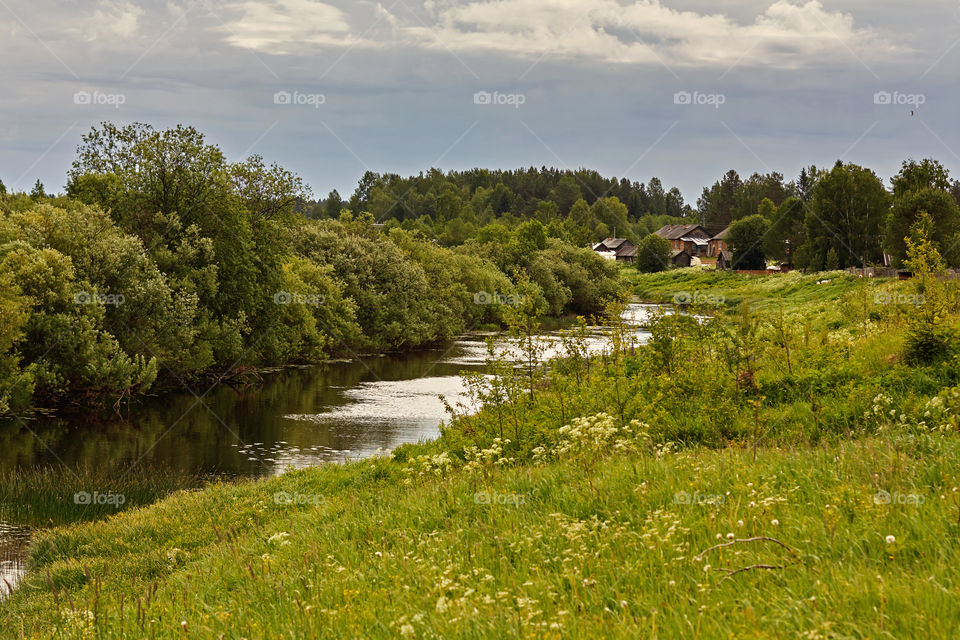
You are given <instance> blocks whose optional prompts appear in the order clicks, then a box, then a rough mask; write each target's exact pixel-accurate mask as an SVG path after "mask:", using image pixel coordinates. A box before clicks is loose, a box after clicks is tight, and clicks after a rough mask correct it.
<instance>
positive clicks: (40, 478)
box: [0, 467, 204, 528]
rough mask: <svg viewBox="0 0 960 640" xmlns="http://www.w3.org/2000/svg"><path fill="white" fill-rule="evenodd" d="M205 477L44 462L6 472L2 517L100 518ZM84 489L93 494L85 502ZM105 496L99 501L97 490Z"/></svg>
mask: <svg viewBox="0 0 960 640" xmlns="http://www.w3.org/2000/svg"><path fill="white" fill-rule="evenodd" d="M203 483H204V478H203V477H201V476H199V475H192V474H188V473H184V472H182V471H173V470H163V469H159V470H156V469H149V468H140V467H138V468H134V469H132V470H129V471H128V469H126V468H118V469H113V470H111V469H108V468H99V469H89V468H88V469H83V470H79V471H73V470H70V469H66V468H63V467H41V468H34V469H16V470H9V471H3V472H0V521H4V520H6V521H8V522H11V523H16V524H18V525H26V526H30V527H33V528H39V527H51V526H58V525H63V524H69V523H73V522H87V521H91V520H100V519H102V518H106V517H109V516H112V515H115V514H117V513H119V512H120V511H124V510H126V509H130V508H133V507H138V506H143V505H147V504H151V503H153V502H156V501H157V500H159V499H161V498H164V497H166V496H168V495H169V494H171V493H173V492H175V491H179V490H182V489H193V488H198V487H200V486H202V485H203ZM84 494H89V496H90V500H89V502H86V503H85V499H84ZM95 495H98V496H103V498H101V499H100V501H98V500H97V499H96V498H95V497H94V496H95Z"/></svg>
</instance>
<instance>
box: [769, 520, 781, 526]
mask: <svg viewBox="0 0 960 640" xmlns="http://www.w3.org/2000/svg"><path fill="white" fill-rule="evenodd" d="M770 524H772V525H773V526H775V527H779V526H780V521H779V520H777V519H776V518H774V519H773V520H771V521H770Z"/></svg>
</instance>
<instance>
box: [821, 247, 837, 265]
mask: <svg viewBox="0 0 960 640" xmlns="http://www.w3.org/2000/svg"><path fill="white" fill-rule="evenodd" d="M839 268H840V257H839V256H838V255H837V249H836V247H830V251H827V256H826V258H824V260H823V270H824V271H836V270H837V269H839Z"/></svg>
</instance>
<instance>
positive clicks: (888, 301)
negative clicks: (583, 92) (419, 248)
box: [0, 271, 960, 638]
mask: <svg viewBox="0 0 960 640" xmlns="http://www.w3.org/2000/svg"><path fill="white" fill-rule="evenodd" d="M831 276H832V274H831ZM831 276H827V277H826V278H824V277H823V276H821V277H819V278H814V277H808V276H801V275H797V276H792V275H790V276H784V277H780V276H772V277H770V278H771V279H769V280H768V279H767V278H766V277H763V278H760V279H751V280H750V281H749V283H747V282H746V281H742V282H741V281H737V280H730V281H729V282H725V283H719V284H718V285H717V286H716V287H713V288H711V287H708V286H705V285H704V282H705V281H704V280H703V278H705V277H706V276H703V275H702V274H699V273H697V272H694V271H689V272H686V273H684V272H675V273H669V274H662V275H660V274H658V275H656V276H645V277H638V278H636V279H635V280H634V286H635V287H636V290H637V292H638V293H639V292H641V291H648V290H649V291H660V292H661V294H660V295H665V294H666V293H667V292H668V291H670V289H671V288H672V289H675V290H674V293H673V294H671V296H672V295H676V293H678V292H699V293H700V297H699V298H698V299H697V300H695V301H694V302H695V306H694V307H693V308H694V309H696V310H697V313H696V314H673V313H667V312H664V313H660V314H654V315H653V317H652V319H651V321H650V323H649V329H650V332H651V335H650V341H649V345H648V346H646V347H639V346H637V345H636V344H634V343H633V340H632V339H631V337H630V335H629V333H628V332H626V331H623V330H621V329H622V328H618V326H617V323H612V325H611V328H610V330H611V333H612V335H611V342H610V346H609V348H608V349H607V350H606V351H605V352H604V353H603V354H602V355H600V356H596V357H583V352H582V351H581V350H580V349H579V345H578V341H577V339H576V334H575V333H574V334H573V335H571V336H570V338H569V340H568V341H567V343H565V345H564V349H565V351H564V352H563V353H561V355H563V356H564V357H563V358H561V359H560V360H556V361H553V362H552V363H551V366H550V367H547V368H543V369H539V368H538V369H536V370H535V372H534V374H533V375H532V376H531V375H530V372H529V370H518V369H516V368H515V367H502V368H497V369H496V371H495V373H496V375H494V376H492V377H481V378H476V379H475V380H474V387H473V390H472V391H471V393H473V394H474V396H475V397H477V398H480V399H481V400H482V401H483V404H484V408H483V409H482V410H481V411H480V412H479V413H477V414H475V415H467V414H461V415H458V417H457V418H456V419H455V420H453V421H452V422H451V423H450V424H448V425H447V426H446V427H445V428H444V429H443V430H442V437H441V438H440V439H439V440H437V441H435V442H432V443H428V444H422V445H408V446H404V447H400V448H398V449H397V450H395V451H394V452H393V455H392V456H390V457H379V458H373V459H370V460H367V461H361V462H355V463H348V464H344V465H325V466H321V467H317V468H312V469H306V470H301V471H295V472H291V473H287V474H283V475H281V476H279V477H276V478H271V479H268V480H263V481H259V482H240V483H235V484H216V485H214V486H211V487H208V488H206V489H205V490H204V491H201V492H193V493H177V494H175V495H174V496H172V497H170V498H168V499H166V500H163V501H161V502H159V503H157V504H155V505H152V506H149V507H145V508H140V509H135V510H132V511H130V512H127V513H124V514H121V515H119V516H116V517H113V518H110V519H109V520H107V521H104V522H95V523H89V524H83V525H77V526H72V527H66V528H59V529H55V530H52V531H49V532H44V533H43V534H41V535H40V536H39V537H38V539H37V540H36V542H35V544H34V546H33V550H32V552H31V558H30V562H31V569H32V570H31V572H30V573H29V574H28V575H27V577H26V579H25V581H24V583H23V585H22V586H21V588H20V589H19V590H18V591H16V592H15V593H14V594H13V596H12V597H10V598H9V599H7V600H5V601H4V602H3V603H0V636H3V637H7V636H10V637H15V638H16V637H24V638H32V637H40V638H44V637H58V634H61V637H82V633H83V632H84V631H85V630H87V629H91V630H94V631H91V634H92V635H91V637H102V638H120V637H124V636H125V635H126V636H127V637H156V638H183V637H196V638H217V637H219V636H220V634H224V637H226V638H240V637H247V638H289V637H298V638H299V637H303V638H312V637H384V638H389V637H408V638H410V637H421V638H422V637H451V636H456V637H478V638H479V637H520V636H523V637H543V638H565V637H601V636H602V637H638V636H640V637H702V638H712V637H727V636H730V635H735V636H737V637H795V636H800V635H806V636H809V637H834V636H843V637H849V636H852V637H881V636H891V637H898V638H900V637H921V636H923V637H927V638H930V637H949V636H950V635H951V634H952V633H954V631H955V629H956V628H957V627H958V626H960V606H958V605H960V562H958V561H960V557H957V556H958V551H957V548H958V546H957V544H956V541H957V539H958V537H960V529H958V523H960V491H955V489H958V488H960V477H958V473H957V469H958V468H960V441H958V422H960V417H958V416H960V387H958V385H960V366H958V364H960V361H958V359H957V355H956V351H954V352H952V353H948V354H944V355H943V356H941V357H939V358H938V359H937V360H936V361H932V362H930V363H927V364H920V363H917V364H913V363H908V361H907V360H906V358H905V357H904V348H905V344H906V342H907V338H908V334H909V331H910V330H911V326H912V324H911V323H912V322H913V318H914V317H915V316H916V315H917V314H918V313H922V312H923V311H924V310H925V309H926V305H927V303H928V302H929V301H930V299H932V295H933V294H932V293H931V292H928V295H929V298H925V299H924V300H920V299H919V298H910V297H909V296H913V295H916V291H915V289H914V287H915V286H916V283H911V282H895V281H894V282H872V281H871V282H866V281H862V280H839V281H834V279H833V278H832V277H831ZM774 278H776V279H774ZM784 278H788V279H784ZM791 279H794V280H795V281H792V280H791ZM824 279H830V280H831V281H833V282H831V283H823V282H821V283H820V284H817V282H818V280H819V281H822V280H824ZM718 282H719V281H718ZM721 285H722V286H724V287H726V289H723V288H721ZM827 286H831V287H833V288H835V289H836V290H835V291H833V290H831V292H830V293H825V292H827V291H828V290H827V289H825V288H824V287H827ZM764 287H766V288H768V291H769V293H767V294H766V295H762V294H759V293H758V294H756V300H755V301H754V302H756V304H750V305H737V304H728V303H727V301H726V300H723V301H721V300H720V299H719V296H721V295H723V296H724V298H725V297H726V296H727V295H734V294H735V292H736V291H738V290H744V289H747V288H754V289H752V291H760V292H762V291H763V288H764ZM945 287H947V289H946V290H945V291H946V295H951V296H954V295H956V294H957V291H956V289H955V288H953V287H954V285H952V284H947V285H945ZM773 292H775V293H773ZM880 293H882V294H883V295H882V296H879V295H878V294H880ZM708 295H714V296H716V297H715V298H713V299H708V298H704V297H703V296H708ZM751 295H754V294H753V293H751ZM784 301H786V302H784ZM950 309H951V311H950V312H949V313H948V314H947V315H946V316H945V317H943V318H941V319H940V320H938V322H942V323H943V324H944V325H945V326H949V327H955V326H956V324H957V320H958V317H957V307H956V306H953V307H951V308H950ZM615 317H619V316H615ZM953 348H954V349H955V345H954V347H953ZM531 357H536V354H535V353H531ZM757 538H762V539H757ZM768 538H769V539H768ZM721 544H722V545H728V546H723V547H719V548H714V549H711V547H714V546H716V545H721Z"/></svg>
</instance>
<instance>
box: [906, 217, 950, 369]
mask: <svg viewBox="0 0 960 640" xmlns="http://www.w3.org/2000/svg"><path fill="white" fill-rule="evenodd" d="M933 225H934V223H933V219H932V218H931V217H930V215H929V214H927V213H925V212H923V213H921V214H920V215H919V217H918V218H917V221H916V223H914V225H913V226H912V227H911V228H910V237H908V238H907V239H906V245H907V260H906V266H907V268H908V269H910V270H911V271H912V272H913V275H914V278H915V282H916V296H917V300H916V302H915V305H914V306H915V307H916V310H915V311H914V312H913V313H911V314H910V317H909V320H908V324H907V335H906V341H905V343H904V357H905V359H906V360H907V362H912V363H931V362H936V361H937V360H940V359H943V358H944V357H945V356H947V355H948V354H950V352H951V350H952V348H953V347H954V346H955V344H956V336H955V335H954V332H955V328H954V327H953V326H951V324H952V321H951V319H950V317H949V313H950V311H951V310H953V309H955V308H956V307H955V300H956V295H955V294H956V292H955V291H953V290H952V288H951V287H948V286H947V285H946V284H945V283H944V282H942V281H941V278H942V277H943V270H944V262H943V258H942V257H941V256H940V252H939V251H937V249H936V247H935V246H934V245H933V243H932V242H931V241H930V237H931V236H932V235H933V228H934V226H933Z"/></svg>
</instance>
